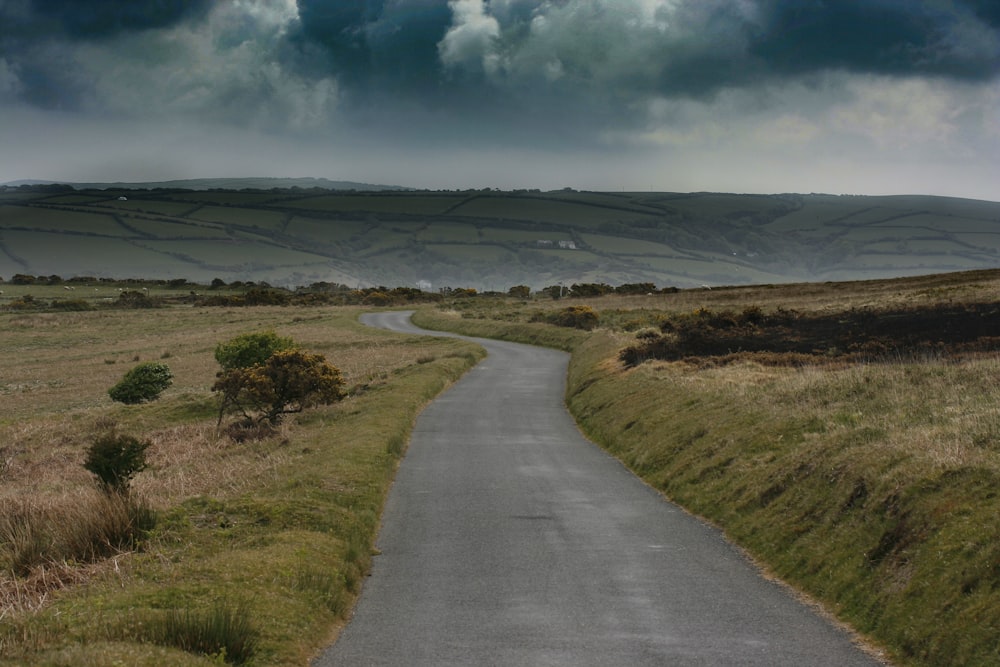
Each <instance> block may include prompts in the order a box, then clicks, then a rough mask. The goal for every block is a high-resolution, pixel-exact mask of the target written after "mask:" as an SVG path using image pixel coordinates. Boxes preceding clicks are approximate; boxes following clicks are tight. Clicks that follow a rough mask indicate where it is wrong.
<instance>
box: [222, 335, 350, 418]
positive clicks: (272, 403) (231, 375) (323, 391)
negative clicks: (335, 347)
mask: <svg viewBox="0 0 1000 667" xmlns="http://www.w3.org/2000/svg"><path fill="white" fill-rule="evenodd" d="M217 356H218V355H217ZM343 387H344V380H343V378H342V377H341V374H340V370H339V369H338V368H336V367H334V366H332V365H330V364H329V363H327V361H326V359H325V358H324V357H323V355H320V354H309V353H306V352H302V351H300V350H288V349H279V350H278V351H276V352H274V353H272V354H270V355H269V356H268V357H267V358H266V359H264V361H263V362H260V363H255V364H253V365H251V366H248V367H239V366H237V367H234V368H230V369H228V370H223V371H222V373H221V374H220V375H219V378H218V379H217V380H216V381H215V384H214V385H212V391H217V392H219V393H220V394H221V395H222V407H221V409H220V412H222V413H224V412H226V411H227V410H230V411H231V410H238V411H239V412H241V413H242V414H243V417H244V419H245V420H246V421H247V422H250V423H261V422H265V423H267V424H269V425H274V424H277V423H278V421H280V419H281V417H282V415H287V414H294V413H296V412H302V410H304V409H306V408H310V407H315V406H317V405H329V404H331V403H334V402H336V401H339V400H340V399H342V398H343V397H344V391H343ZM251 411H252V412H256V413H257V416H256V417H254V416H253V415H251V414H250V413H251Z"/></svg>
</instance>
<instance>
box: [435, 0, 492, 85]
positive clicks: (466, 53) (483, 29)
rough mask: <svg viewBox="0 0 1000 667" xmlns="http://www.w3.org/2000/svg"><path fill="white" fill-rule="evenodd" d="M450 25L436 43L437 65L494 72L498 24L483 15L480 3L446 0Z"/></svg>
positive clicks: (484, 7) (481, 2)
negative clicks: (439, 61) (450, 19)
mask: <svg viewBox="0 0 1000 667" xmlns="http://www.w3.org/2000/svg"><path fill="white" fill-rule="evenodd" d="M448 6H449V7H450V8H451V11H452V15H453V18H452V25H451V27H450V28H449V29H448V32H447V33H446V34H445V36H444V38H443V39H442V40H441V42H440V43H439V44H438V53H439V55H440V57H441V62H442V64H444V66H445V67H448V68H455V67H461V68H468V69H473V70H476V69H479V68H481V69H482V70H483V71H485V72H487V73H491V72H495V71H496V69H497V66H498V62H499V54H498V53H497V50H496V46H497V39H498V38H499V37H500V24H499V22H498V21H497V20H496V18H494V17H493V16H490V14H489V13H488V12H487V9H486V6H485V5H484V4H483V0H450V1H449V2H448Z"/></svg>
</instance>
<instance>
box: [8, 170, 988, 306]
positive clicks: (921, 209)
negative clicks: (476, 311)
mask: <svg viewBox="0 0 1000 667" xmlns="http://www.w3.org/2000/svg"><path fill="white" fill-rule="evenodd" d="M119 196H127V200H126V201H120V200H119ZM998 220H1000V203H994V202H983V201H972V200H964V199H953V198H944V197H920V196H893V197H862V196H832V195H821V194H814V195H792V194H785V195H768V196H761V195H731V194H718V193H693V194H683V193H597V192H564V191H559V192H537V191H519V192H499V191H483V190H475V191H463V192H385V191H383V192H333V191H330V190H323V189H319V188H275V189H271V188H257V189H247V190H242V191H235V190H211V191H194V190H183V189H180V188H174V189H164V188H150V189H133V190H128V191H117V190H97V189H95V190H81V191H79V192H75V191H73V190H72V189H69V190H68V191H67V190H62V191H59V190H57V189H48V190H45V189H42V188H37V187H33V186H32V187H26V188H23V189H7V190H6V191H0V233H2V236H3V243H2V249H0V275H4V276H13V275H15V274H17V275H20V276H30V277H32V278H37V277H38V276H43V277H47V276H48V275H49V274H55V273H59V274H61V275H63V276H74V275H91V276H93V275H95V274H100V275H102V276H104V277H121V278H126V277H130V276H137V275H144V276H149V275H160V276H166V277H167V278H168V279H169V278H171V277H173V278H184V279H187V280H191V281H194V282H199V283H205V284H207V283H209V282H210V281H212V280H214V279H219V280H222V281H223V282H225V283H231V282H234V281H248V280H250V281H260V280H265V281H268V282H269V283H271V284H272V285H280V286H285V287H289V286H300V285H309V284H312V283H316V282H334V283H337V284H340V285H351V286H357V285H371V286H376V285H416V284H418V283H426V284H430V285H432V287H433V291H437V290H439V289H441V288H444V287H449V286H450V287H455V286H459V285H461V286H468V287H472V288H475V289H477V290H479V291H493V290H494V289H499V288H501V286H509V285H519V284H520V285H529V286H530V287H531V288H532V289H535V290H537V289H540V288H542V287H543V286H546V285H559V284H562V285H566V286H567V287H568V286H569V285H572V284H574V283H577V284H579V285H588V284H589V285H597V284H600V283H609V284H610V285H617V286H621V285H633V286H641V285H650V284H656V285H674V286H678V287H683V288H691V287H697V286H700V285H712V286H715V285H747V284H768V283H785V282H795V281H802V280H809V281H827V280H853V279H869V278H879V277H896V276H906V275H918V274H919V275H923V274H929V273H934V272H943V271H960V270H970V269H977V268H985V267H993V266H995V265H996V258H997V255H998V253H1000V236H998V235H997V234H996V233H995V231H996V229H995V228H996V224H997V221H998ZM40 282H43V283H44V284H48V281H47V280H45V281H37V280H36V281H35V282H34V283H32V284H35V285H37V284H39V283H40ZM25 284H28V283H25ZM380 291H382V292H384V291H385V290H380ZM217 296H219V297H220V300H224V299H229V298H232V299H234V300H236V299H238V298H240V295H239V294H225V295H217ZM255 296H256V297H267V296H274V293H272V292H268V291H264V292H261V293H258V294H256V295H255ZM374 298H375V297H373V299H374ZM146 303H147V302H146V301H144V300H143V299H138V298H136V299H135V300H134V301H133V303H132V305H133V306H134V307H141V306H143V305H145V304H146ZM232 305H237V304H236V303H234V304H232ZM261 305H264V304H263V303H261Z"/></svg>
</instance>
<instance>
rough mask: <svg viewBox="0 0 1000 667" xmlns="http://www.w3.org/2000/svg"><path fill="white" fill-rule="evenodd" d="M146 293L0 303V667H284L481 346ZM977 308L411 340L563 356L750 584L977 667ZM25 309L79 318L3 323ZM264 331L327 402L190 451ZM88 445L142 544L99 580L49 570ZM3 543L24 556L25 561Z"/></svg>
mask: <svg viewBox="0 0 1000 667" xmlns="http://www.w3.org/2000/svg"><path fill="white" fill-rule="evenodd" d="M552 252H553V253H555V252H557V251H552ZM563 252H568V251H563ZM486 259H488V258H484V261H485V260H486ZM148 285H149V287H148V288H146V289H148V293H149V296H150V297H152V298H155V299H161V298H162V299H168V300H169V302H170V303H172V304H173V305H169V306H167V307H163V308H154V309H149V310H141V311H136V310H121V309H117V308H111V307H107V306H106V303H107V300H108V299H109V298H110V297H109V296H105V294H111V295H115V294H117V293H118V289H119V288H125V289H133V290H134V289H137V287H136V286H135V285H132V284H127V285H119V286H116V285H115V284H113V283H99V286H98V287H93V286H90V285H83V284H73V285H4V288H5V290H4V291H5V294H4V295H3V296H2V297H0V299H2V301H0V325H2V327H3V330H4V332H5V334H4V344H5V350H7V351H8V352H9V353H8V354H7V355H4V357H3V358H2V359H0V400H2V401H3V403H4V412H3V413H2V415H0V506H2V507H3V510H4V511H3V514H0V516H2V517H4V518H3V520H0V572H3V573H4V574H2V575H0V665H3V666H5V667H6V665H11V666H13V665H22V664H32V665H53V666H57V665H58V666H61V665H69V664H88V665H113V664H129V665H201V664H215V663H217V662H218V661H219V660H221V659H227V660H229V661H230V662H236V661H237V660H236V657H235V654H233V653H230V654H228V657H227V656H224V655H223V654H222V653H221V652H220V649H219V646H222V644H219V645H216V646H215V647H214V648H211V647H209V648H207V649H198V648H191V647H190V646H189V645H185V644H184V643H183V635H184V633H183V632H182V631H181V630H178V629H177V628H176V627H175V626H176V625H177V624H180V625H184V623H188V624H189V625H191V624H193V625H195V626H197V627H202V626H213V625H221V626H224V627H227V628H230V630H228V631H227V632H229V633H230V634H235V635H237V636H236V637H235V639H240V638H243V639H248V640H252V642H251V643H252V648H253V652H252V654H251V655H250V656H248V657H247V658H246V660H245V664H250V665H303V664H306V662H307V661H308V659H309V657H310V656H312V655H313V654H315V652H316V651H317V650H319V649H320V648H321V647H322V646H323V645H325V644H328V643H329V642H330V641H332V639H333V638H334V637H335V635H336V632H337V630H338V628H339V627H341V625H342V624H343V622H344V619H345V618H346V617H347V615H348V614H349V611H350V608H351V605H352V603H353V600H354V598H355V596H356V594H357V592H358V590H359V582H360V581H361V580H362V578H363V576H364V574H365V573H366V572H367V570H368V567H369V564H370V558H371V545H372V540H373V538H374V533H375V531H376V529H377V526H378V516H379V513H380V511H381V505H382V502H383V499H384V495H385V493H386V492H387V489H388V485H389V483H390V481H391V478H392V475H393V471H394V469H395V466H396V465H397V463H398V461H399V457H400V456H401V454H402V453H403V451H404V449H405V442H406V438H407V435H406V434H407V433H408V430H409V428H410V426H411V425H412V420H413V419H414V416H415V414H416V412H417V411H418V410H419V409H420V407H421V406H422V405H423V404H424V403H425V402H426V401H427V400H429V399H430V398H431V397H432V396H434V395H435V394H436V393H437V392H438V391H439V390H440V389H441V388H443V387H444V386H445V385H446V384H447V383H448V382H450V381H452V380H453V379H455V378H456V377H458V376H459V375H460V374H461V373H462V372H463V371H464V370H466V369H467V368H469V367H470V365H471V364H472V363H474V361H476V360H477V359H478V358H479V355H480V354H481V352H480V351H479V349H478V348H477V347H476V346H474V345H471V344H466V343H462V342H459V341H454V340H449V339H431V338H424V337H412V338H410V337H404V336H398V335H393V334H389V333H387V332H381V331H376V330H369V329H366V328H364V327H361V326H360V325H359V324H358V323H357V322H356V317H357V314H358V312H359V310H358V309H356V308H353V307H331V306H315V307H308V306H292V305H289V306H281V307H246V308H235V307H227V306H221V307H206V306H194V305H185V301H186V299H185V296H184V295H186V294H188V293H189V292H203V291H205V290H204V288H203V287H199V286H194V285H164V284H158V283H153V282H150V283H148ZM69 287H75V289H68V288H69ZM95 290H96V291H95ZM242 293H243V292H242V291H241V290H240V289H238V288H233V287H222V288H219V290H218V292H217V294H219V295H221V296H238V295H240V294H242ZM998 293H1000V272H998V271H977V272H970V273H950V274H941V275H932V276H921V277H914V278H905V279H898V280H891V281H885V280H877V281H869V282H850V283H797V284H789V285H774V284H770V285H751V286H743V287H728V288H718V289H690V290H680V291H676V292H665V293H657V294H648V295H647V294H640V295H636V296H621V295H616V296H612V295H608V296H602V297H597V298H589V299H580V298H563V299H553V298H549V297H548V296H543V295H535V297H534V298H532V299H513V298H498V297H492V296H475V297H468V296H466V297H462V298H453V299H450V300H443V301H441V302H440V304H439V305H438V306H424V307H421V308H420V310H419V311H418V313H417V318H418V321H419V322H420V323H422V324H424V325H425V326H432V327H439V328H447V329H452V330H459V331H463V332H466V333H471V334H474V335H489V336H503V337H506V338H511V339H516V340H522V341H527V342H533V343H537V344H545V345H551V346H555V347H560V348H562V349H566V350H570V351H572V352H573V358H572V362H571V367H570V374H569V378H568V392H567V400H568V405H569V407H570V410H571V411H572V412H573V414H574V416H575V417H576V419H577V420H578V422H579V423H580V424H581V427H582V428H583V429H584V431H585V432H586V433H587V434H588V435H589V436H590V437H591V438H592V439H593V440H595V442H597V443H599V444H600V445H601V446H603V447H605V448H606V449H607V450H608V451H609V452H611V453H612V454H614V455H615V456H617V457H618V458H620V459H621V460H622V461H623V462H624V463H625V464H626V465H628V466H629V467H631V468H632V469H633V470H634V471H635V472H636V473H637V474H639V475H640V476H642V477H643V478H644V479H645V480H646V481H647V482H648V483H649V484H650V485H651V486H652V487H653V488H656V489H657V490H659V491H660V492H661V493H663V494H664V495H666V496H667V497H669V498H671V499H673V500H675V501H676V502H678V503H680V504H681V505H683V506H684V507H685V508H687V509H688V510H690V511H692V512H694V513H696V514H698V515H700V516H701V517H704V518H705V520H707V521H710V522H712V523H715V524H716V525H718V526H719V527H720V528H722V529H723V530H724V531H725V532H726V534H727V535H728V536H729V538H730V539H732V540H733V541H734V542H736V543H737V544H738V545H739V546H741V547H742V548H744V549H745V550H746V552H747V553H748V555H749V556H750V557H751V558H752V559H754V561H755V562H756V563H757V564H758V565H759V566H760V567H761V568H762V569H763V570H764V571H765V572H766V573H767V574H768V576H774V577H777V578H780V579H782V580H783V581H785V582H787V583H789V584H790V585H792V586H793V587H795V589H796V590H797V591H798V592H799V594H800V595H802V596H804V597H806V598H808V599H810V600H812V601H813V602H814V603H815V604H817V605H819V606H821V607H822V608H823V609H825V610H826V611H827V612H828V613H830V614H831V615H833V616H836V617H837V618H838V619H840V621H842V622H844V623H846V624H849V625H850V626H851V627H853V628H854V629H856V630H857V631H858V632H859V633H860V634H861V636H862V637H863V638H864V639H865V641H867V642H868V643H869V645H870V646H871V647H872V650H873V651H875V652H876V653H878V654H880V655H884V656H886V657H887V658H888V659H891V660H892V662H893V663H894V664H898V665H914V666H920V667H923V666H928V667H929V666H932V665H933V666H939V665H993V664H997V662H998V660H1000V640H998V637H1000V614H998V613H997V609H1000V571H998V569H997V563H1000V551H998V549H1000V547H998V545H1000V532H998V531H1000V526H998V524H997V522H996V517H997V514H998V512H1000V496H998V494H997V488H998V485H1000V390H998V388H997V387H998V385H997V383H996V378H997V375H998V374H1000V363H998V360H997V359H998V357H997V353H998V352H1000V307H998V306H997V294H998ZM29 295H31V296H34V298H35V299H40V300H43V301H61V300H67V299H69V300H80V301H86V302H88V303H89V304H91V306H93V307H95V308H96V309H94V310H87V311H79V312H74V311H59V310H53V309H40V310H31V309H16V308H14V304H15V303H17V302H19V301H22V300H23V298H24V297H25V296H29ZM410 307H413V306H410ZM581 315H591V316H592V317H593V319H590V318H589V317H581ZM584 322H586V323H587V326H586V327H585V328H576V327H574V326H573V325H574V324H581V323H584ZM556 323H559V324H556ZM595 323H596V325H597V326H596V327H593V326H592V325H593V324H595ZM267 330H273V331H275V332H277V333H278V334H280V335H282V336H289V337H291V338H293V339H294V340H295V341H297V342H298V343H299V344H300V345H301V346H302V347H303V348H304V349H306V350H309V351H313V352H317V353H321V354H323V355H325V357H326V358H327V359H328V360H330V361H331V363H333V364H334V365H336V366H338V367H339V368H340V369H341V370H342V372H343V374H344V376H345V380H346V384H347V386H348V387H350V392H349V396H348V397H347V398H346V399H345V400H344V401H342V402H340V403H336V404H334V405H331V406H327V407H321V408H315V409H312V410H309V411H306V412H303V413H301V414H300V415H298V416H295V417H294V418H291V419H288V420H286V421H285V422H283V423H282V424H281V425H280V427H279V428H278V429H277V431H275V432H273V433H270V434H264V437H263V438H262V439H259V440H254V439H250V440H242V439H240V440H233V439H232V438H231V437H230V436H229V435H227V430H226V429H225V428H223V429H219V428H218V427H217V419H218V412H217V410H218V403H217V399H216V397H214V396H213V395H212V392H211V385H212V383H213V382H214V379H215V373H216V370H217V368H218V365H217V364H216V362H215V360H214V358H213V350H214V349H215V346H216V345H217V344H218V343H219V342H221V341H225V340H228V339H230V338H232V337H233V336H236V335H239V334H242V333H246V332H252V331H267ZM143 361H157V362H162V363H166V364H168V365H169V366H170V368H171V370H172V372H173V374H174V383H173V385H172V386H171V387H170V388H169V389H168V390H167V392H166V393H165V394H164V396H163V397H162V398H160V399H159V400H157V401H155V402H153V403H148V404H143V405H137V406H122V405H119V404H115V403H113V402H111V400H110V399H109V398H108V396H107V393H106V392H107V389H108V388H109V387H110V386H111V385H113V384H114V383H115V382H117V381H118V380H119V379H120V378H121V377H122V375H123V374H124V373H125V372H126V371H127V370H128V369H129V368H131V367H132V366H134V365H135V364H137V363H139V362H143ZM226 424H228V418H227V421H226V422H224V424H223V426H225V425H226ZM109 430H115V431H117V432H119V433H128V434H134V435H136V436H139V437H142V438H145V439H147V440H148V441H149V442H150V443H151V445H150V450H149V452H150V463H151V466H150V468H149V469H147V470H145V471H142V472H140V473H139V474H138V475H137V477H136V480H135V482H134V485H133V494H134V498H135V499H137V501H141V502H142V503H144V504H145V506H146V507H148V508H149V509H150V510H152V511H153V512H154V513H155V518H156V520H155V525H154V526H153V527H152V529H149V530H148V531H147V532H146V533H144V535H143V537H142V539H141V540H139V541H138V542H137V543H135V544H131V545H127V546H120V547H118V548H116V549H114V550H112V551H111V552H110V553H107V552H103V553H102V555H100V556H99V557H92V556H87V557H83V556H80V555H79V554H78V553H77V552H60V551H57V550H56V548H57V547H60V545H64V543H65V544H75V543H76V541H78V540H79V539H80V537H79V534H78V533H79V531H77V530H75V528H77V527H81V526H82V527H84V528H86V527H88V526H91V525H93V524H94V517H107V516H113V515H114V513H113V512H110V511H109V509H108V508H107V507H106V505H105V504H102V503H104V502H105V501H104V500H103V498H104V495H103V494H102V493H101V492H100V491H99V490H98V487H97V486H96V485H95V483H94V480H93V478H92V476H91V475H90V474H89V473H88V472H87V471H86V470H85V469H84V468H83V466H82V462H83V459H84V454H85V451H86V450H87V448H88V446H89V443H91V442H92V441H93V440H94V439H95V438H97V437H99V436H100V435H101V434H103V433H107V432H108V431H109ZM233 433H236V434H238V433H239V432H238V431H233ZM10 517H14V518H15V519H16V518H17V517H21V518H20V519H16V520H14V519H11V518H10ZM18 521H21V522H22V523H17V522H18ZM27 527H32V529H33V531H36V532H32V531H29V530H27ZM71 529H72V530H71ZM81 530H82V529H81ZM27 535H38V536H40V537H38V538H37V539H36V540H35V541H31V540H26V537H25V536H27ZM39 540H41V541H40V542H39ZM31 545H35V546H36V548H37V549H38V550H39V551H38V553H40V554H41V556H40V557H36V559H35V560H30V561H26V560H25V559H26V558H28V556H30V555H31V553H34V552H32V551H31V550H30V549H27V547H29V546H31ZM39 545H40V546H39ZM60 548H66V547H60ZM87 553H90V552H87ZM25 562H27V563H29V564H28V565H27V566H25V565H24V563H25ZM182 610H183V611H182ZM178 615H180V616H178ZM171 619H173V620H172V621H171ZM178 619H180V620H178ZM184 619H186V620H184ZM181 620H184V623H181ZM231 626H232V627H231ZM164 627H170V628H174V629H173V630H171V631H170V632H166V631H164V630H163V628H164ZM183 646H187V650H184V649H183V648H182V647H183ZM234 646H235V644H234ZM234 650H235V649H234ZM241 660H242V659H241Z"/></svg>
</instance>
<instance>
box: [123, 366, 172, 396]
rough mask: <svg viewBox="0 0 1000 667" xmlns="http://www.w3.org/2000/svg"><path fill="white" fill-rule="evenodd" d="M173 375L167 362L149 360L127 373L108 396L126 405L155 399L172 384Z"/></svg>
mask: <svg viewBox="0 0 1000 667" xmlns="http://www.w3.org/2000/svg"><path fill="white" fill-rule="evenodd" d="M173 377H174V376H173V373H171V372H170V367H169V366H167V365H166V364H164V363H160V362H158V361H147V362H146V363H142V364H139V365H138V366H136V367H134V368H133V369H132V370H130V371H129V372H128V373H126V374H125V377H123V378H122V379H121V382H119V383H118V384H116V385H115V386H113V387H111V389H109V390H108V396H110V397H111V400H113V401H117V402H119V403H125V404H126V405H135V404H136V403H143V402H146V401H154V400H156V399H157V398H159V397H160V394H162V393H163V391H164V390H165V389H166V388H167V387H169V386H170V383H171V382H172V381H173Z"/></svg>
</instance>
